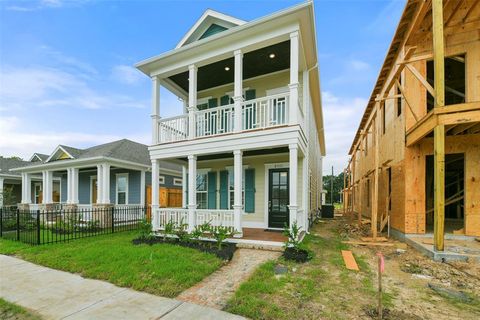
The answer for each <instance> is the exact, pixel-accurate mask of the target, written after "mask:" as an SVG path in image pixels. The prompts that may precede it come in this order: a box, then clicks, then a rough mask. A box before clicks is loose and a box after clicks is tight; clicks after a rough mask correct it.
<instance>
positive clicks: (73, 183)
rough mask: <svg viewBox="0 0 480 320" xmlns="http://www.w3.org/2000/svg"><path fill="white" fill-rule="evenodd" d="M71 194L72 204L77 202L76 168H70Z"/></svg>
mask: <svg viewBox="0 0 480 320" xmlns="http://www.w3.org/2000/svg"><path fill="white" fill-rule="evenodd" d="M71 170H72V173H71V175H72V194H71V200H72V204H78V203H79V200H78V171H79V169H78V168H72V169H71Z"/></svg>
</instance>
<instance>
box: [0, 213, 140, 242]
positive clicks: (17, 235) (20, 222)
mask: <svg viewBox="0 0 480 320" xmlns="http://www.w3.org/2000/svg"><path fill="white" fill-rule="evenodd" d="M146 214H147V209H146V207H143V206H122V207H101V208H88V209H78V208H75V209H54V210H20V209H18V208H17V207H15V206H9V207H2V208H0V237H1V238H4V239H11V240H16V241H21V242H24V243H28V244H32V245H39V244H47V243H55V242H63V241H69V240H73V239H79V238H85V237H92V236H97V235H101V234H110V233H115V232H121V231H129V230H136V229H138V227H139V226H140V224H141V222H142V221H143V220H144V219H145V218H146Z"/></svg>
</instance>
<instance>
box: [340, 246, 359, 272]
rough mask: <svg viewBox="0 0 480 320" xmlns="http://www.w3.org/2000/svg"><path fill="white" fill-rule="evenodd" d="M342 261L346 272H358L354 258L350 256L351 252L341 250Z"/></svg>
mask: <svg viewBox="0 0 480 320" xmlns="http://www.w3.org/2000/svg"><path fill="white" fill-rule="evenodd" d="M342 256H343V261H344V262H345V267H347V269H348V270H356V271H359V270H360V269H359V268H358V265H357V261H355V257H354V256H353V254H352V251H349V250H342Z"/></svg>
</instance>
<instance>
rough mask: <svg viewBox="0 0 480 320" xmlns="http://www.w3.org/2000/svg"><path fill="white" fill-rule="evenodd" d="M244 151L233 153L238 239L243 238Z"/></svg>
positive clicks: (234, 206)
mask: <svg viewBox="0 0 480 320" xmlns="http://www.w3.org/2000/svg"><path fill="white" fill-rule="evenodd" d="M242 160H243V159H242V151H241V150H234V151H233V194H234V198H233V217H234V218H233V225H234V227H235V231H236V232H239V234H237V235H235V236H236V237H241V236H242V211H243V203H242V186H243V182H242V178H243V165H242Z"/></svg>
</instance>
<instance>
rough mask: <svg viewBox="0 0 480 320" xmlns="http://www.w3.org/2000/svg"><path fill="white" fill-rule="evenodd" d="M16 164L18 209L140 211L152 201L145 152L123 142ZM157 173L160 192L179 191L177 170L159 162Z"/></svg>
mask: <svg viewBox="0 0 480 320" xmlns="http://www.w3.org/2000/svg"><path fill="white" fill-rule="evenodd" d="M16 161H17V162H12V164H11V165H9V168H8V172H9V174H10V175H11V176H14V177H15V178H16V181H17V182H18V183H20V185H21V186H20V188H19V189H20V191H18V189H17V191H16V192H19V195H20V199H19V200H21V201H19V202H20V206H21V207H22V208H29V209H44V208H50V207H51V206H59V205H61V206H63V207H67V208H72V207H73V208H76V207H78V208H90V207H92V206H111V205H115V206H119V207H123V206H138V205H146V204H148V203H147V198H148V199H150V197H149V196H148V195H147V194H148V193H149V190H150V189H151V184H152V183H151V160H150V156H149V153H148V146H146V145H144V144H141V143H137V142H134V141H130V140H127V139H122V140H118V141H114V142H110V143H106V144H102V145H98V146H94V147H91V148H87V149H78V148H74V147H70V146H65V145H59V146H58V147H57V148H55V150H54V151H53V152H52V153H51V154H50V155H44V154H40V153H35V154H34V155H33V156H32V157H31V158H30V161H18V160H16ZM2 168H3V165H2ZM161 173H162V176H161V177H160V181H159V183H160V186H161V187H164V188H167V189H180V190H181V189H182V171H181V167H180V166H179V165H177V164H175V163H172V162H163V163H162V165H161ZM18 183H17V184H18Z"/></svg>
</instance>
